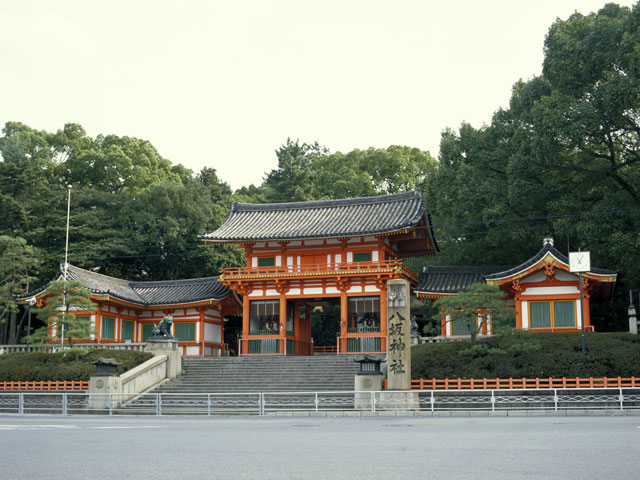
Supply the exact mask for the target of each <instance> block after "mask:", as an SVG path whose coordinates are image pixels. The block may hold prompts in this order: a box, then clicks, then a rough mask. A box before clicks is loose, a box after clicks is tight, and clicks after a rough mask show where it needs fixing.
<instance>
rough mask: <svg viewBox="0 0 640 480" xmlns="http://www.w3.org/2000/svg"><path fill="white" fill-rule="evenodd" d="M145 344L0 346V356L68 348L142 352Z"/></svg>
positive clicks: (49, 351) (50, 351)
mask: <svg viewBox="0 0 640 480" xmlns="http://www.w3.org/2000/svg"><path fill="white" fill-rule="evenodd" d="M146 345H147V344H146V343H145V342H137V343H133V342H126V343H74V344H73V345H68V344H66V343H65V344H64V345H60V344H53V343H52V344H47V345H0V355H1V354H3V353H15V352H46V353H56V352H60V351H63V350H68V349H69V348H101V349H104V350H133V351H136V352H144V348H145V346H146Z"/></svg>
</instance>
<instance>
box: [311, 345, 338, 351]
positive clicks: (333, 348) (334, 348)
mask: <svg viewBox="0 0 640 480" xmlns="http://www.w3.org/2000/svg"><path fill="white" fill-rule="evenodd" d="M337 351H338V346H337V345H314V346H313V352H314V353H336V352H337Z"/></svg>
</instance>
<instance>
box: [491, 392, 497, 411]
mask: <svg viewBox="0 0 640 480" xmlns="http://www.w3.org/2000/svg"><path fill="white" fill-rule="evenodd" d="M491 411H492V412H495V411H496V392H495V390H491Z"/></svg>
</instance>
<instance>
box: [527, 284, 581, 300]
mask: <svg viewBox="0 0 640 480" xmlns="http://www.w3.org/2000/svg"><path fill="white" fill-rule="evenodd" d="M575 293H580V290H578V287H573V286H566V287H530V288H527V289H526V290H525V291H524V292H522V296H523V297H524V296H527V295H566V294H575ZM550 299H551V300H552V299H553V298H552V297H550Z"/></svg>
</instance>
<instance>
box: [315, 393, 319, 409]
mask: <svg viewBox="0 0 640 480" xmlns="http://www.w3.org/2000/svg"><path fill="white" fill-rule="evenodd" d="M319 404H320V401H319V400H318V392H316V398H315V405H316V413H318V405H319Z"/></svg>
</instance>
